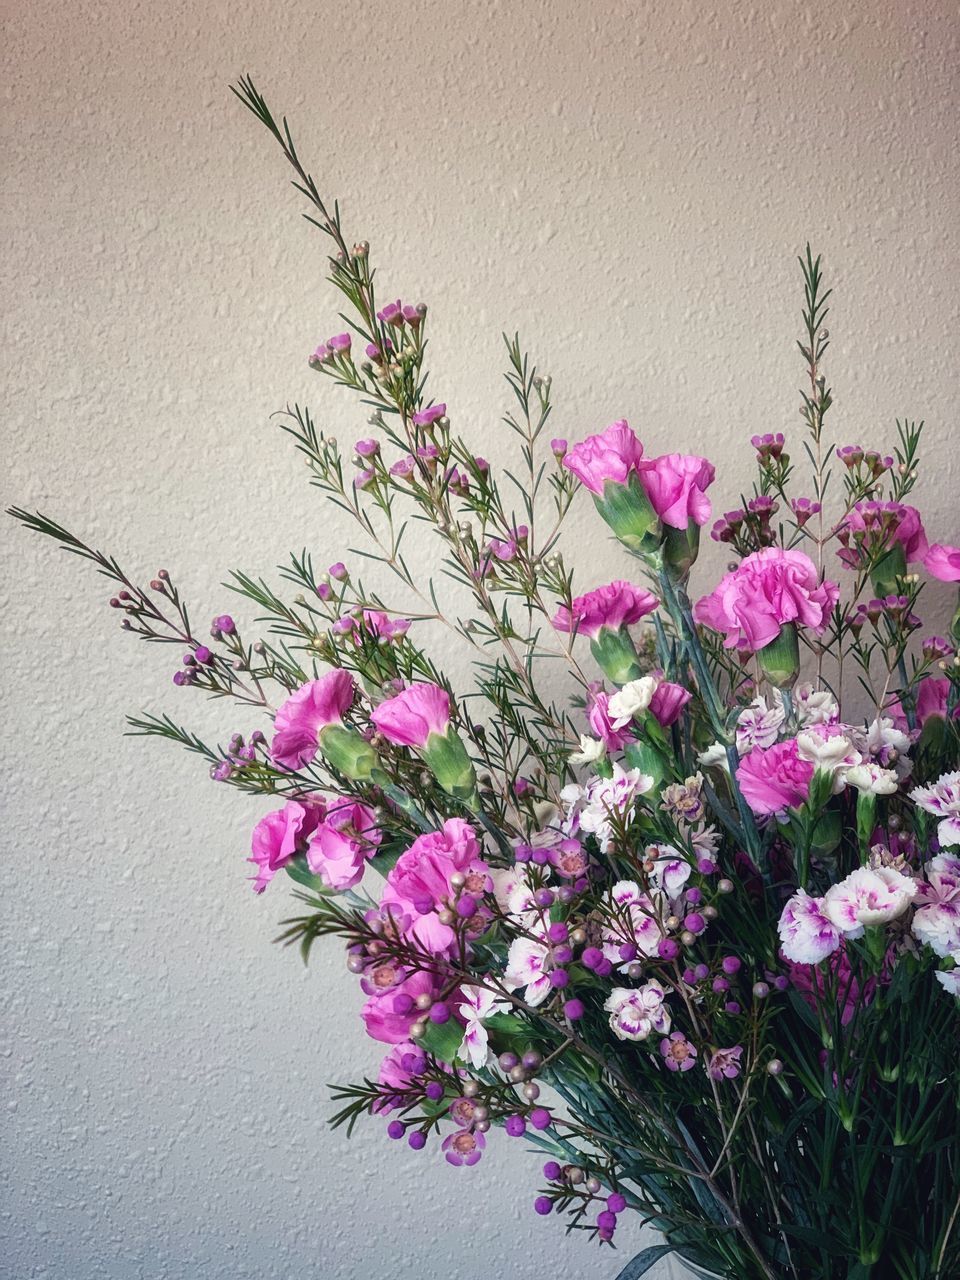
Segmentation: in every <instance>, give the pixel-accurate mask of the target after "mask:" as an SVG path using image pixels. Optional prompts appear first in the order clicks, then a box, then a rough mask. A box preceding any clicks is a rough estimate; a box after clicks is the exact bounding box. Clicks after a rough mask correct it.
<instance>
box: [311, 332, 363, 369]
mask: <svg viewBox="0 0 960 1280" xmlns="http://www.w3.org/2000/svg"><path fill="white" fill-rule="evenodd" d="M352 344H353V339H352V338H351V336H350V334H349V333H337V334H334V336H333V337H332V338H327V340H326V342H321V343H320V345H319V346H318V347H317V349H316V351H314V353H313V355H312V356H311V357H310V359H309V360H308V361H307V363H308V364H309V365H310V368H311V369H319V368H320V367H321V366H322V365H327V364H333V363H334V362H335V361H336V360H338V359H342V360H346V359H348V358H349V355H350V347H351V346H352Z"/></svg>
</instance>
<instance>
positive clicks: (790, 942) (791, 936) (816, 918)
mask: <svg viewBox="0 0 960 1280" xmlns="http://www.w3.org/2000/svg"><path fill="white" fill-rule="evenodd" d="M777 933H778V934H779V935H780V943H781V947H780V950H781V952H782V954H783V955H784V956H785V957H786V959H787V960H790V961H792V962H793V963H794V964H804V965H806V964H819V963H820V961H821V960H826V958H827V956H829V955H832V953H833V952H834V951H836V949H837V948H838V947H839V946H840V931H839V929H838V928H837V927H836V925H835V924H834V923H833V921H832V920H830V919H829V918H828V917H827V916H826V915H825V914H824V910H823V899H822V898H811V897H810V895H809V894H808V893H807V892H806V890H805V889H798V890H797V892H796V893H795V894H794V895H793V897H792V898H791V899H790V900H789V902H788V903H787V904H786V906H785V907H784V908H783V911H782V913H781V915H780V922H779V924H778V925H777Z"/></svg>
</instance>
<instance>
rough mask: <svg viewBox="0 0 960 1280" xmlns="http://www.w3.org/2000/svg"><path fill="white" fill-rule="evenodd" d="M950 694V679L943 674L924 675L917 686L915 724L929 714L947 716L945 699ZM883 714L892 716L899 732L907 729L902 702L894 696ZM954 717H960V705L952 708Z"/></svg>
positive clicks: (919, 722)
mask: <svg viewBox="0 0 960 1280" xmlns="http://www.w3.org/2000/svg"><path fill="white" fill-rule="evenodd" d="M949 696H950V681H949V680H947V679H946V677H943V676H926V677H925V678H924V679H923V680H921V681H920V683H919V685H918V686H917V693H916V698H917V707H916V711H917V724H918V725H920V726H923V725H925V724H926V722H927V721H928V720H929V719H930V717H931V716H939V717H940V718H941V719H942V720H946V718H947V707H948V702H947V699H948V698H949ZM884 715H888V716H890V717H891V718H892V720H893V723H894V726H895V727H896V728H897V729H899V730H900V732H901V733H906V732H907V731H908V728H909V726H908V724H907V716H906V712H905V711H904V709H903V703H902V702H901V701H900V699H899V698H894V700H893V701H892V702H891V703H890V705H889V706H888V707H886V708H885V709H884ZM953 715H954V718H956V717H960V706H957V707H955V708H954V710H953Z"/></svg>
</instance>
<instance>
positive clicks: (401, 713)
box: [370, 684, 450, 748]
mask: <svg viewBox="0 0 960 1280" xmlns="http://www.w3.org/2000/svg"><path fill="white" fill-rule="evenodd" d="M370 719H371V720H372V721H373V723H374V725H375V726H376V728H377V730H378V732H380V733H382V734H383V736H384V737H385V738H386V739H387V740H388V741H389V742H392V743H394V744H395V745H396V746H399V747H417V748H423V747H425V746H426V745H427V741H428V740H429V738H430V736H431V734H434V733H436V734H439V735H440V736H442V735H443V734H445V733H446V732H447V726H448V725H449V723H450V695H449V694H448V693H447V691H446V690H445V689H441V688H440V686H439V685H436V684H412V685H411V686H410V687H409V689H404V690H403V692H402V693H398V694H397V696H396V697H395V698H388V699H387V700H386V701H385V702H381V703H380V705H379V707H377V708H376V710H375V711H374V712H373V714H372V716H371V717H370Z"/></svg>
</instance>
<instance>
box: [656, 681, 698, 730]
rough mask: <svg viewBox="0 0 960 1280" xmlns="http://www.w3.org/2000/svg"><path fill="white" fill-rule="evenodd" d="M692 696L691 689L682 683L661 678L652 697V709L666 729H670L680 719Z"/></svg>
mask: <svg viewBox="0 0 960 1280" xmlns="http://www.w3.org/2000/svg"><path fill="white" fill-rule="evenodd" d="M692 697H693V694H692V693H691V692H690V690H689V689H684V687H683V685H682V684H674V683H673V682H672V681H671V680H661V681H660V683H659V684H658V685H657V687H656V689H655V690H654V694H653V697H652V698H651V699H650V710H651V711H652V712H653V714H654V716H655V717H656V719H657V720H659V722H660V724H661V725H662V726H663V727H664V729H669V727H670V726H671V725H672V724H675V723H676V721H677V720H679V719H680V714H681V712H682V711H683V708H684V707H685V706H686V705H687V703H688V702H689V701H690V699H691V698H692Z"/></svg>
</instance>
